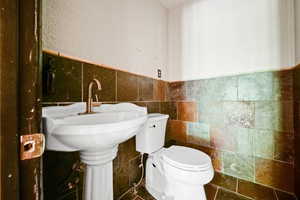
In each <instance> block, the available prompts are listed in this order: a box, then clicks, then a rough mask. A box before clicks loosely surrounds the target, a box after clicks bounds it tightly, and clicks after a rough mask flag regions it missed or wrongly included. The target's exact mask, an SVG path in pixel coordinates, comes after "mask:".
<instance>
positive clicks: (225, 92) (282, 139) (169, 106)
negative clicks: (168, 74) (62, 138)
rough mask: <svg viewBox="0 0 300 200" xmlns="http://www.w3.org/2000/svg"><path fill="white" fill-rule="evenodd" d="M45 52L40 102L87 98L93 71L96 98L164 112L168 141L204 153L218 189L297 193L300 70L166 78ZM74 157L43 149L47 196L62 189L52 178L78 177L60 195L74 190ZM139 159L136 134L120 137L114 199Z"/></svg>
mask: <svg viewBox="0 0 300 200" xmlns="http://www.w3.org/2000/svg"><path fill="white" fill-rule="evenodd" d="M43 56H44V58H43V61H44V64H43V65H44V69H46V70H44V72H43V73H44V74H43V79H44V80H43V84H44V85H43V86H44V91H43V104H44V106H49V105H65V104H70V103H73V102H81V101H85V100H86V99H87V85H88V83H89V82H90V81H91V80H92V79H93V78H97V79H99V80H100V82H101V85H102V90H101V91H99V92H98V93H97V94H98V96H99V99H100V101H101V102H106V103H117V102H124V101H126V102H133V103H136V104H137V105H140V106H146V107H147V108H148V112H160V113H165V114H168V115H169V116H170V118H169V121H168V125H167V135H166V144H174V143H175V144H178V145H184V146H189V147H193V148H196V149H199V150H201V151H204V152H206V153H207V154H209V155H210V156H211V158H212V161H213V165H214V168H215V171H216V172H217V174H216V177H215V179H214V180H213V182H212V184H213V185H215V186H218V188H223V189H224V191H228V190H230V191H232V192H236V193H239V194H242V195H245V194H244V193H247V192H249V191H252V190H257V191H258V190H259V191H261V190H262V189H261V188H263V190H264V191H268V192H270V191H271V192H272V191H275V190H276V191H277V193H278V194H281V193H280V192H279V191H286V192H288V193H294V192H299V191H297V188H300V186H297V187H296V189H295V187H294V182H296V184H297V183H298V184H300V180H299V177H300V170H299V169H300V164H299V163H300V159H299V158H300V152H299V150H298V149H299V148H298V149H297V148H295V145H296V146H297V145H298V146H299V144H300V139H299V138H300V136H299V135H300V134H299V133H300V131H299V130H300V128H299V127H298V125H297V123H294V121H295V122H296V120H297V121H299V119H300V114H299V113H300V106H299V105H300V103H299V100H300V95H299V96H297V95H295V94H297V92H295V88H297V86H298V87H299V88H300V82H299V81H298V80H300V72H298V73H296V72H294V71H293V70H288V71H280V72H263V73H253V74H246V75H238V76H230V77H220V78H214V79H203V80H194V81H184V82H172V83H168V82H165V81H161V80H155V79H151V78H147V77H144V76H139V75H135V74H131V73H127V72H123V71H118V70H113V69H109V68H105V67H101V66H98V65H93V64H90V63H85V62H80V61H76V60H72V59H68V58H65V57H61V56H56V55H52V54H48V53H44V55H43ZM299 71H300V70H299ZM296 77H298V79H296ZM297 91H298V89H297ZM299 91H300V89H299ZM299 93H300V92H299ZM297 108H298V110H297ZM294 126H295V127H294ZM298 129H299V130H298ZM298 136H299V137H298ZM78 160H79V157H78V153H71V154H70V153H62V152H46V154H45V156H44V169H45V172H44V176H45V178H44V179H45V183H44V187H45V189H44V190H45V197H46V198H45V199H46V200H47V199H49V200H50V199H51V200H52V199H56V198H59V197H61V195H62V194H63V193H61V190H60V189H59V188H57V187H53V185H59V183H63V184H67V185H68V181H66V180H69V179H67V178H68V176H70V174H73V175H74V176H77V178H79V180H80V182H79V183H78V184H77V187H74V188H72V187H71V189H70V188H69V189H67V190H68V191H71V193H72V192H73V193H72V194H71V196H70V198H69V197H66V198H63V199H68V198H69V199H74V198H75V197H76V195H78V194H79V196H80V193H81V192H82V173H74V169H73V168H74V163H76V162H77V161H78ZM139 160H140V156H139V154H138V152H136V151H135V140H134V138H133V139H130V140H129V141H127V142H125V143H122V144H120V146H119V152H118V156H117V158H116V159H115V160H114V166H113V167H114V170H113V173H114V196H115V198H117V197H118V196H119V195H120V194H121V193H123V192H124V191H126V190H127V189H128V188H129V187H130V186H132V184H133V183H134V182H136V181H137V180H138V178H139V177H140V175H141V174H140V169H139V168H138V164H139ZM56 163H58V164H56ZM49 166H52V167H49ZM60 168H63V169H62V170H59V169H60ZM297 169H298V170H297ZM75 171H76V170H75ZM295 177H296V178H295ZM75 178H76V177H75ZM294 179H295V180H294ZM71 180H73V179H71ZM69 182H72V181H69ZM230 182H234V184H230ZM53 183H55V184H53ZM237 185H240V186H241V188H240V190H241V191H238V187H237ZM211 187H212V186H209V188H211ZM232 187H235V188H232ZM67 188H68V187H67ZM212 188H213V191H214V192H215V189H214V188H215V187H214V186H213V187H212ZM253 188H255V189H253ZM257 188H258V189H257ZM75 189H76V190H75ZM273 189H275V190H273ZM65 193H66V192H65ZM277 193H276V194H277ZM251 194H252V193H251ZM278 194H277V196H278ZM222 195H223V196H226V195H229V196H230V195H231V194H227V193H225V192H223V190H220V191H219V192H218V196H222ZM256 195H261V194H260V193H258V194H256ZM246 196H248V197H250V198H252V197H251V195H246ZM80 198H81V197H77V199H80ZM218 198H219V197H218ZM220 198H221V197H220ZM254 199H259V198H254Z"/></svg>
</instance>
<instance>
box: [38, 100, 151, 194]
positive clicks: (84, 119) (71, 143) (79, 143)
mask: <svg viewBox="0 0 300 200" xmlns="http://www.w3.org/2000/svg"><path fill="white" fill-rule="evenodd" d="M84 111H85V103H75V104H72V105H69V106H55V107H45V108H43V114H42V115H43V129H44V132H45V134H46V148H47V150H54V151H67V152H70V151H80V157H81V160H82V161H83V162H84V163H86V164H87V170H86V176H85V179H86V180H85V200H112V199H113V191H112V160H113V159H114V158H115V157H116V155H117V150H118V144H120V143H122V142H124V141H126V140H128V139H129V138H131V137H133V136H135V135H136V134H137V133H139V132H140V131H142V130H143V128H144V125H145V122H146V120H147V109H146V108H144V107H139V106H136V105H135V104H131V103H120V104H104V105H101V106H100V107H94V108H93V111H94V112H95V114H88V115H78V113H82V112H84Z"/></svg>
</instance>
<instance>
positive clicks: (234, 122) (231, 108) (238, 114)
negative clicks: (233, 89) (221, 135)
mask: <svg viewBox="0 0 300 200" xmlns="http://www.w3.org/2000/svg"><path fill="white" fill-rule="evenodd" d="M223 107H224V108H223V109H224V118H225V119H224V120H225V124H226V125H228V126H238V127H242V128H253V127H254V120H255V109H254V103H253V102H245V101H242V102H224V104H223Z"/></svg>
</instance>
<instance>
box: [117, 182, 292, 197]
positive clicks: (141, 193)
mask: <svg viewBox="0 0 300 200" xmlns="http://www.w3.org/2000/svg"><path fill="white" fill-rule="evenodd" d="M205 191H206V196H207V200H269V199H270V200H297V199H296V198H295V197H294V196H293V195H289V194H287V193H282V192H279V191H275V190H274V191H273V193H272V195H271V196H270V195H267V193H265V194H266V195H263V196H261V195H258V196H256V195H251V196H252V197H247V196H244V195H241V194H238V193H236V192H232V191H229V190H227V189H223V188H221V187H217V186H215V185H212V184H209V185H206V186H205ZM122 200H155V198H154V197H152V196H151V195H150V194H149V193H148V192H147V190H146V188H145V187H144V185H142V186H140V187H139V189H138V193H137V194H136V195H134V194H133V193H128V194H127V195H126V196H124V197H123V198H122Z"/></svg>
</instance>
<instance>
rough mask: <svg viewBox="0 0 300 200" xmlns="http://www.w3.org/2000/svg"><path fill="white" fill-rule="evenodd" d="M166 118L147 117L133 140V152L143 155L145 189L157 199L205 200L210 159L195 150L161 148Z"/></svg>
mask: <svg viewBox="0 0 300 200" xmlns="http://www.w3.org/2000/svg"><path fill="white" fill-rule="evenodd" d="M167 119H168V115H162V114H150V115H149V116H148V121H147V124H146V127H145V130H144V131H143V132H142V133H139V134H138V135H137V137H136V145H137V146H136V147H137V151H139V152H141V153H147V154H148V155H149V156H148V159H147V161H146V189H147V190H148V192H149V193H150V194H151V195H152V196H153V197H154V198H156V199H158V200H206V196H205V191H204V185H205V184H207V183H209V182H210V181H211V180H212V178H213V175H214V170H213V166H212V162H211V159H210V157H209V156H208V155H207V154H205V153H203V152H201V151H199V150H196V149H192V148H189V147H183V146H176V145H173V146H171V147H169V148H163V143H164V137H165V129H166V123H167Z"/></svg>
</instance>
